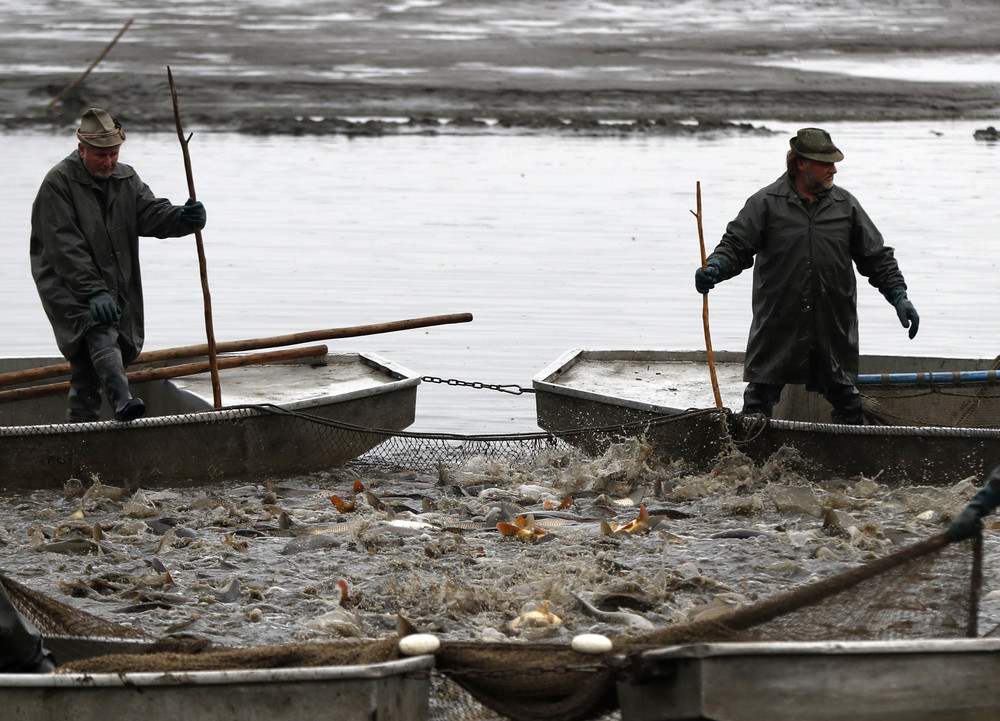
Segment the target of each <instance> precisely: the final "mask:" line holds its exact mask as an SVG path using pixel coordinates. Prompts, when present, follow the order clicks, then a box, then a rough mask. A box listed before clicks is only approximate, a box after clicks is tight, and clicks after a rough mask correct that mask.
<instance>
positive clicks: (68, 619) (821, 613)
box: [0, 534, 982, 721]
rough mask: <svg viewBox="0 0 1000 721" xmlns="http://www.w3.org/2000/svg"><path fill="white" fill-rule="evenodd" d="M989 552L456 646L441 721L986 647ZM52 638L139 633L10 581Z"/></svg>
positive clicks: (378, 655) (941, 552)
mask: <svg viewBox="0 0 1000 721" xmlns="http://www.w3.org/2000/svg"><path fill="white" fill-rule="evenodd" d="M981 576H982V571H981V541H980V539H978V538H977V539H974V540H972V541H966V542H961V543H949V542H948V540H947V538H946V537H945V536H944V535H943V534H942V535H937V536H933V537H930V538H927V539H925V540H923V541H920V542H917V543H914V544H912V545H910V546H907V547H905V548H903V549H901V550H899V551H897V552H895V553H892V554H889V555H886V556H883V557H880V558H877V559H874V560H872V561H870V562H868V563H866V564H864V565H861V566H859V567H856V568H853V569H849V570H847V571H844V572H842V573H840V574H837V575H834V576H831V577H829V578H826V579H824V580H821V581H818V582H814V583H810V584H806V585H804V586H801V587H798V588H795V589H793V590H790V591H787V592H785V593H781V594H778V595H776V596H773V597H771V598H769V599H767V600H764V601H761V602H758V603H755V604H752V605H748V606H745V607H743V608H737V609H735V610H731V611H727V612H725V613H723V614H721V615H717V616H715V617H712V618H707V619H698V620H694V621H691V622H688V623H681V624H674V625H670V626H666V627H664V628H660V629H656V630H654V631H651V632H647V633H644V634H641V635H622V636H619V637H617V638H614V639H612V641H613V650H612V651H611V652H608V653H602V654H597V655H588V654H583V653H579V652H577V651H575V650H573V649H572V648H571V647H570V646H569V645H566V644H548V643H491V642H479V641H466V642H450V641H448V642H444V643H443V644H442V646H441V648H440V649H439V650H438V651H437V653H436V658H435V663H436V670H435V683H434V685H433V689H434V690H433V692H432V699H431V702H430V706H431V709H432V712H433V713H432V715H431V717H430V718H433V719H445V720H449V721H465V720H467V719H468V720H470V721H471V720H472V719H493V718H495V719H505V718H506V719H513V720H514V721H529V719H538V718H545V719H550V720H551V721H575V720H578V719H581V720H582V719H594V718H603V719H612V718H617V716H616V715H615V714H616V711H615V709H616V707H617V699H616V694H615V688H616V686H615V684H616V679H617V676H618V674H619V673H620V670H621V669H622V668H623V667H627V665H628V663H629V661H628V659H629V658H631V657H634V656H635V655H636V654H638V653H640V652H642V651H645V650H650V649H655V648H663V647H666V646H674V645H688V644H698V643H726V642H734V641H847V640H900V639H948V638H952V639H954V638H964V637H973V636H976V635H977V631H978V629H977V627H976V619H977V616H978V602H979V587H980V584H981V580H982V579H981ZM0 581H2V582H3V583H4V586H5V587H6V588H7V590H8V593H9V595H10V596H11V600H12V601H13V602H14V604H15V606H17V607H18V608H19V609H20V610H22V612H23V613H24V614H25V615H26V616H27V617H28V618H29V619H31V620H32V622H33V623H35V624H36V625H37V626H38V627H39V629H40V630H42V631H43V633H44V632H51V631H52V630H56V631H58V632H60V633H71V634H73V633H76V634H82V635H84V636H87V635H90V636H93V635H99V636H109V635H110V636H114V635H116V634H118V635H124V636H126V637H129V638H134V637H135V635H136V633H135V630H134V629H131V628H130V627H127V626H120V625H118V624H113V623H110V622H106V621H103V620H101V619H99V618H97V617H95V616H92V615H91V614H87V613H85V612H82V611H80V610H77V609H74V608H72V607H71V606H68V605H66V604H62V603H60V602H57V601H54V600H52V599H47V598H45V597H44V596H43V595H42V594H39V593H37V592H34V591H31V590H30V589H27V588H26V587H24V586H22V585H20V584H18V583H16V582H14V581H13V580H11V579H9V578H6V577H2V576H0ZM397 657H398V645H397V639H396V638H387V639H381V640H377V641H344V642H337V643H322V644H319V643H314V644H290V645H282V646H268V647H257V648H206V647H205V646H204V645H194V646H190V645H189V646H187V647H185V646H184V643H183V641H182V640H181V641H171V639H163V640H162V642H161V644H159V645H157V644H152V645H150V646H149V647H147V648H145V649H144V653H142V654H140V655H136V654H112V655H104V656H96V657H93V658H85V659H82V660H78V661H75V662H71V663H69V664H65V665H63V666H61V667H60V669H59V670H60V671H61V672H85V673H123V672H139V671H182V670H183V671H192V670H225V669H247V668H283V667H293V666H319V665H352V664H371V663H379V662H383V661H387V660H392V659H395V658H397Z"/></svg>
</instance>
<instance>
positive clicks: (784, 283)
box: [710, 173, 906, 390]
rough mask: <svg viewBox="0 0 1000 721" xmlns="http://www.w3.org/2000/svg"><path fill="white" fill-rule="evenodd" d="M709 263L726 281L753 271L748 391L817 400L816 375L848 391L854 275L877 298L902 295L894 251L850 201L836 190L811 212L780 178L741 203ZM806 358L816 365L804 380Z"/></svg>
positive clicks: (854, 357)
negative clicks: (803, 392)
mask: <svg viewBox="0 0 1000 721" xmlns="http://www.w3.org/2000/svg"><path fill="white" fill-rule="evenodd" d="M710 257H711V258H715V259H718V260H721V261H722V262H723V263H724V269H723V277H724V278H727V277H732V276H734V275H738V274H739V273H741V272H742V271H743V270H744V269H746V268H750V267H753V269H754V272H753V323H752V324H751V327H750V336H749V339H748V341H747V351H746V360H745V364H744V368H743V380H744V381H747V382H754V383H776V384H784V383H804V384H806V385H807V387H809V388H810V389H813V390H819V389H820V388H819V386H818V384H817V382H816V381H817V377H816V374H817V373H818V374H822V375H823V376H826V380H828V381H832V382H834V383H841V384H845V385H853V384H855V383H856V382H857V378H858V312H857V279H856V277H855V274H854V267H855V266H856V267H857V270H858V272H859V273H860V274H861V275H863V276H865V277H866V278H868V282H869V283H870V284H871V285H873V286H874V287H876V288H878V289H879V291H881V292H882V294H883V295H885V294H887V293H888V292H889V291H890V290H892V289H893V288H897V287H902V288H903V289H904V290H905V288H906V284H905V282H904V281H903V276H902V274H901V273H900V272H899V266H898V265H897V263H896V260H895V258H894V257H893V251H892V248H890V247H887V246H886V245H885V244H884V243H883V240H882V234H881V233H879V231H878V229H877V228H876V227H875V225H874V223H872V220H871V218H869V217H868V214H867V213H865V211H864V210H863V209H862V207H861V204H860V203H858V201H857V199H856V198H855V197H854V196H853V195H851V194H850V193H849V192H847V191H846V190H844V189H843V188H840V187H838V186H834V187H833V188H832V189H830V190H829V191H825V192H823V193H821V194H820V195H818V196H816V199H815V200H814V201H813V202H812V203H810V202H808V201H807V200H806V199H804V198H802V197H801V196H799V195H798V194H797V193H796V192H795V190H794V188H793V187H792V181H791V180H790V179H789V177H788V174H787V173H786V174H784V175H782V176H781V177H780V178H778V180H776V181H775V182H774V183H772V184H771V185H769V186H767V187H765V188H762V189H761V190H759V191H758V192H757V193H755V194H754V195H753V196H751V197H750V199H749V200H747V202H746V205H745V206H744V207H743V209H742V210H741V211H740V212H739V214H738V215H737V216H736V218H735V219H734V220H733V221H732V222H731V223H729V225H728V226H727V227H726V232H725V234H724V235H723V236H722V240H721V241H720V243H719V245H718V246H717V247H716V248H715V250H714V251H713V252H712V254H711V256H710ZM755 261H756V262H755ZM810 355H812V357H813V360H812V362H813V363H814V364H817V365H814V366H813V369H812V370H813V371H814V373H812V374H811V373H810Z"/></svg>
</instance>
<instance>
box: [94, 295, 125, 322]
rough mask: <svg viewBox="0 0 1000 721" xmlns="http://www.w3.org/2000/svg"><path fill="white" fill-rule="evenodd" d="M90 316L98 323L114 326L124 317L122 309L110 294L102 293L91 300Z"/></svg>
mask: <svg viewBox="0 0 1000 721" xmlns="http://www.w3.org/2000/svg"><path fill="white" fill-rule="evenodd" d="M90 315H91V317H92V318H93V319H94V320H96V321H97V322H98V323H103V324H104V325H114V324H115V323H117V322H118V319H119V318H121V317H122V309H121V308H119V307H118V304H117V303H115V300H114V298H112V297H111V295H110V294H109V293H107V292H102V293H98V294H97V295H95V296H94V297H93V298H91V299H90Z"/></svg>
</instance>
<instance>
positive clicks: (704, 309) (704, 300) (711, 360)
mask: <svg viewBox="0 0 1000 721" xmlns="http://www.w3.org/2000/svg"><path fill="white" fill-rule="evenodd" d="M695 187H696V192H697V195H698V212H697V213H695V212H694V211H693V210H692V211H691V214H692V215H694V217H695V218H697V219H698V242H699V243H700V244H701V267H702V268H706V267H707V265H706V263H705V232H704V230H703V229H702V225H701V181H700V180H699V181H698V183H697V185H696V186H695ZM701 319H702V322H703V323H704V325H705V350H706V352H707V355H708V372H709V373H710V374H711V376H712V391H713V392H714V393H715V407H716V408H722V394H721V393H719V379H718V377H717V376H716V374H715V356H714V355H713V354H712V333H711V331H710V330H709V328H708V293H705V294H704V295H703V296H702V297H701Z"/></svg>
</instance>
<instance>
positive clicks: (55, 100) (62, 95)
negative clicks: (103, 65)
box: [46, 18, 132, 113]
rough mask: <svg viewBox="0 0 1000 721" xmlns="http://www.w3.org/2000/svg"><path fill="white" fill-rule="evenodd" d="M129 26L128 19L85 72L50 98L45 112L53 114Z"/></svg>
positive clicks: (130, 22) (130, 20) (130, 21)
mask: <svg viewBox="0 0 1000 721" xmlns="http://www.w3.org/2000/svg"><path fill="white" fill-rule="evenodd" d="M131 24H132V19H131V18H130V19H129V21H128V22H127V23H125V25H124V26H122V29H121V30H119V31H118V34H117V35H115V36H114V38H112V39H111V42H110V43H108V44H107V46H105V48H104V50H102V51H101V54H100V55H98V56H97V59H96V60H94V62H92V63H91V64H90V67H89V68H87V69H86V70H84V71H83V73H81V74H80V77H78V78H77V79H76V80H74V81H73V82H71V83H70V84H69V85H67V86H66V87H65V88H63V89H62V90H61V91H60V92H59V94H58V95H56V96H55V97H54V98H52V101H51V102H50V103H49V104H48V107H47V108H46V110H48V111H49V112H50V113H51V112H53V110H52V108H53V107H54V106H55V104H56V103H58V102H59V101H60V100H62V99H63V97H64V96H65V95H66V93H68V92H69V91H70V90H72V89H73V88H75V87H76V86H77V85H79V84H80V83H81V82H83V79H84V78H85V77H87V76H88V75H90V71H91V70H93V69H94V68H95V67H97V63H99V62H101V61H102V60H104V56H105V55H107V54H108V53H109V52H110V51H111V48H113V47H114V46H115V43H117V42H118V39H119V38H120V37H121V36H122V35H124V34H125V31H126V30H128V29H129V26H130V25H131Z"/></svg>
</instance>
